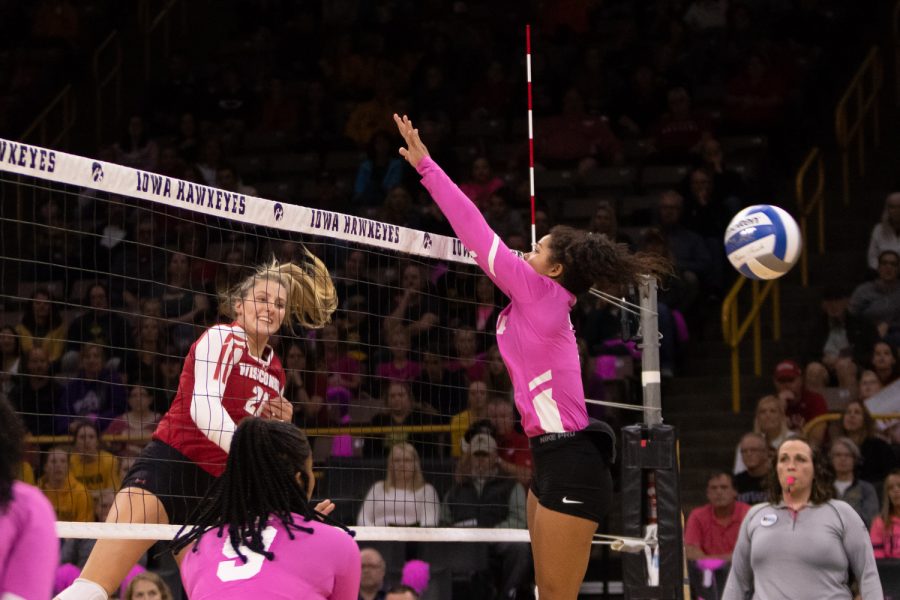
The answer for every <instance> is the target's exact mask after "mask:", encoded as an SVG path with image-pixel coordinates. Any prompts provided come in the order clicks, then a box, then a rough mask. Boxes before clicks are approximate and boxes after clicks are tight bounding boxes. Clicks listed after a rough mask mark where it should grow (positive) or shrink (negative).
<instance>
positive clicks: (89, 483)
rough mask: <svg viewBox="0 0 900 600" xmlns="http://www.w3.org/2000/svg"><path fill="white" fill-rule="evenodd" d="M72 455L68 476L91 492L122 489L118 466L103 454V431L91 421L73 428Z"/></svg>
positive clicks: (77, 422)
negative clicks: (101, 432) (73, 444)
mask: <svg viewBox="0 0 900 600" xmlns="http://www.w3.org/2000/svg"><path fill="white" fill-rule="evenodd" d="M72 438H73V439H74V440H75V447H74V449H73V452H72V453H71V454H70V455H69V473H70V474H71V475H72V477H74V478H75V479H77V480H78V481H79V482H80V483H81V484H82V485H83V486H84V487H86V488H87V489H88V490H89V491H92V492H95V491H99V490H104V489H106V490H109V489H111V490H117V489H119V483H120V480H119V462H118V460H116V457H115V456H113V455H112V454H110V453H109V452H107V451H106V450H102V449H101V447H102V440H101V438H100V430H99V429H98V428H97V425H96V424H95V423H93V422H91V421H76V422H75V423H73V424H72Z"/></svg>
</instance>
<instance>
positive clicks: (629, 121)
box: [615, 64, 665, 138]
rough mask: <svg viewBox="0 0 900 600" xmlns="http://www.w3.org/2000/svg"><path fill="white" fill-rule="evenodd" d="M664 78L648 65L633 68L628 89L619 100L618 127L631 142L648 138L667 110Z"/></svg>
mask: <svg viewBox="0 0 900 600" xmlns="http://www.w3.org/2000/svg"><path fill="white" fill-rule="evenodd" d="M662 84H663V78H662V77H659V76H658V75H657V74H656V72H654V70H653V67H651V66H650V65H647V64H638V65H636V66H634V67H632V70H631V72H630V73H629V75H628V84H627V87H625V88H623V89H622V90H621V91H620V92H619V94H618V95H617V96H618V97H617V99H616V111H615V112H616V114H618V115H619V118H618V121H617V124H618V125H619V127H620V128H621V129H622V130H623V131H624V132H625V133H624V135H625V136H626V137H628V138H644V137H648V135H649V131H650V128H651V127H652V125H653V124H654V123H655V122H656V121H657V120H658V119H659V117H660V115H661V114H662V112H663V110H664V109H665V102H664V101H663V97H664V94H663V89H662Z"/></svg>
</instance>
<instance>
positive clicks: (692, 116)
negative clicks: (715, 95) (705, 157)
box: [653, 86, 712, 162]
mask: <svg viewBox="0 0 900 600" xmlns="http://www.w3.org/2000/svg"><path fill="white" fill-rule="evenodd" d="M667 98H668V111H667V112H665V113H664V114H663V115H662V117H661V118H660V119H659V121H658V122H657V123H656V126H655V127H654V130H653V146H654V147H655V149H656V152H657V157H658V158H659V159H660V160H662V161H664V162H685V161H687V160H688V158H689V156H690V154H692V153H694V152H696V151H697V150H699V149H700V145H701V143H702V142H704V141H705V140H707V139H709V138H710V137H712V132H711V126H710V123H709V119H707V118H706V117H704V116H702V115H700V114H699V113H698V112H696V111H694V110H693V109H692V108H691V96H690V94H688V91H687V90H686V89H685V88H683V87H681V86H675V87H672V88H670V89H669V91H668V94H667Z"/></svg>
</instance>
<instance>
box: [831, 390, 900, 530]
mask: <svg viewBox="0 0 900 600" xmlns="http://www.w3.org/2000/svg"><path fill="white" fill-rule="evenodd" d="M831 438H832V439H839V438H846V439H849V440H850V441H852V442H853V444H854V445H855V446H856V452H853V454H854V457H855V458H856V462H855V464H854V466H855V467H856V474H857V475H858V476H859V478H860V479H862V480H863V481H868V482H869V483H874V484H877V483H881V482H882V481H884V478H885V476H886V475H887V474H888V472H889V471H890V470H891V469H892V468H893V466H894V462H895V459H894V453H893V451H892V450H891V447H890V445H889V444H888V443H887V442H885V441H884V440H882V439H881V438H880V437H878V435H877V434H876V427H875V419H873V418H872V414H871V413H870V412H869V409H868V408H866V405H865V404H864V403H863V402H862V401H861V400H856V401H853V402H850V403H849V404H847V407H846V408H845V409H844V414H843V415H841V420H840V421H839V422H838V426H837V427H836V428H835V431H834V435H833V436H831ZM857 454H858V456H857ZM871 522H872V521H871V519H869V520H868V521H866V524H867V525H868V524H870V523H871Z"/></svg>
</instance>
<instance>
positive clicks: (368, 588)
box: [359, 548, 386, 600]
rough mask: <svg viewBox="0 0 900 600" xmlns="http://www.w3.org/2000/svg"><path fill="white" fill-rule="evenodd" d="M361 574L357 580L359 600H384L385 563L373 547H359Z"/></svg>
mask: <svg viewBox="0 0 900 600" xmlns="http://www.w3.org/2000/svg"><path fill="white" fill-rule="evenodd" d="M359 558H360V561H361V562H362V576H361V577H360V580H359V600H385V592H384V575H385V571H386V565H385V564H384V558H383V557H382V556H381V553H380V552H379V551H378V550H376V549H375V548H361V549H360V551H359Z"/></svg>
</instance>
